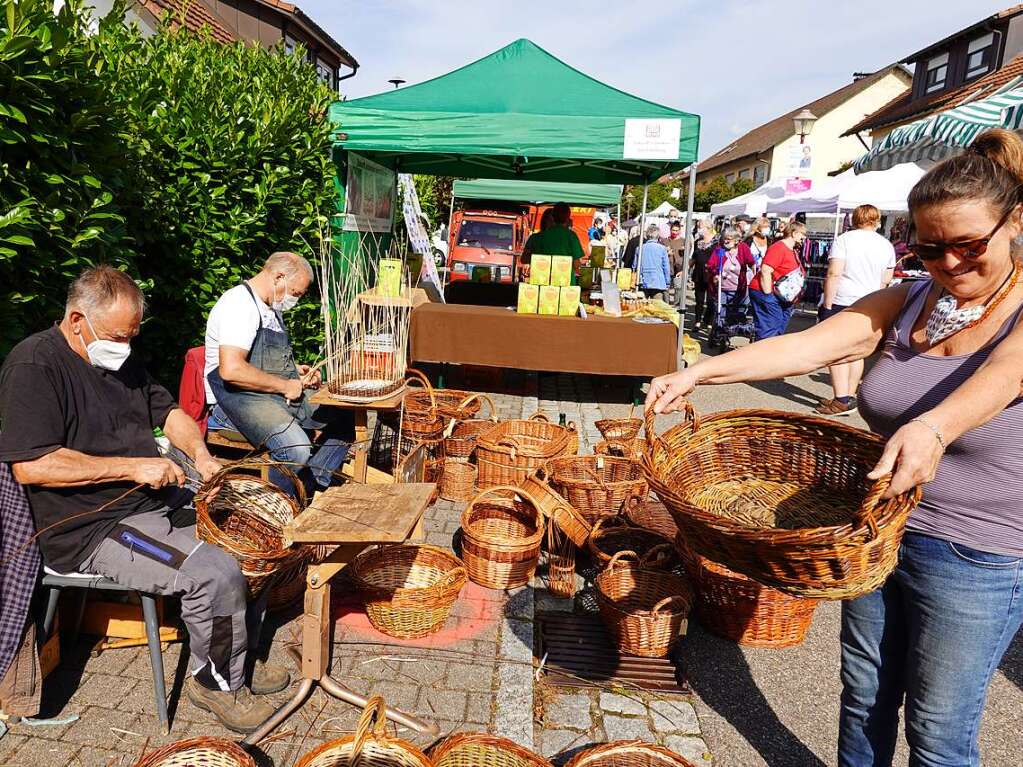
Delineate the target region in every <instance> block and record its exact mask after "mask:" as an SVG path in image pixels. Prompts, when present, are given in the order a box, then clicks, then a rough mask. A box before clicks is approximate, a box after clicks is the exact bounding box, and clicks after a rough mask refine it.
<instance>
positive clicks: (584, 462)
mask: <svg viewBox="0 0 1023 767" xmlns="http://www.w3.org/2000/svg"><path fill="white" fill-rule="evenodd" d="M547 474H548V475H549V476H550V478H551V483H552V484H553V485H554V489H555V490H557V491H558V492H559V493H561V495H563V496H564V497H565V499H566V500H567V501H568V502H569V503H570V504H572V506H573V507H575V508H576V509H577V510H578V511H579V513H581V514H582V515H583V516H584V517H586V520H587V521H588V522H589V523H590V524H591V525H592V524H594V523H595V522H596V521H597V520H598V519H600V518H602V517H608V516H614V515H616V514H618V513H620V512H621V511H622V508H623V507H624V506H625V504H626V503H627V502H628V501H629V500H631V499H632V498H645V497H646V495H647V492H648V487H647V481H646V478H645V477H644V476H643V467H642V466H641V465H640V464H639V463H637V462H636V461H631V460H629V459H628V458H616V457H614V456H604V455H579V456H572V457H569V458H558V459H555V460H553V461H550V462H549V463H548V464H547Z"/></svg>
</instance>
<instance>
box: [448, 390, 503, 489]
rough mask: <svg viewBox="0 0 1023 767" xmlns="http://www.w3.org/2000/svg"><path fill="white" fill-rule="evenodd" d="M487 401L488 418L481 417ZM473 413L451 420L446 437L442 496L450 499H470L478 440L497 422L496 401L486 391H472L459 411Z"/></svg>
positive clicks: (473, 483) (474, 474) (474, 481)
mask: <svg viewBox="0 0 1023 767" xmlns="http://www.w3.org/2000/svg"><path fill="white" fill-rule="evenodd" d="M480 404H486V405H487V407H488V408H489V411H490V416H489V417H488V418H481V417H479V416H480V412H479V409H480V408H479V405H480ZM472 405H475V406H476V410H475V412H472V413H471V417H466V418H461V417H458V418H454V419H451V420H449V422H448V425H447V427H446V429H445V432H444V433H445V437H444V456H445V457H444V470H443V472H442V473H441V476H440V496H441V498H444V499H445V500H448V501H468V500H469V499H470V498H472V496H473V495H474V494H475V490H476V475H477V470H476V465H475V459H476V440H477V439H478V438H479V435H480V434H482V433H483V432H485V431H486V430H487V429H490V428H492V427H493V426H494V425H495V424H496V423H497V416H496V412H497V411H496V410H495V408H494V402H493V400H491V399H490V397H488V396H487V395H485V394H470V395H469V396H467V397H466V398H465V399H463V400H462V402H461V403H459V405H458V409H457V413H458V414H459V415H463V414H468V413H470V412H471V408H470V406H472Z"/></svg>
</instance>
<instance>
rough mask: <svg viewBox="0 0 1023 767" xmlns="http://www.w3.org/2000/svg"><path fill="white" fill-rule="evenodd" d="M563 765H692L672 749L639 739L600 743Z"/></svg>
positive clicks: (608, 766) (584, 766)
mask: <svg viewBox="0 0 1023 767" xmlns="http://www.w3.org/2000/svg"><path fill="white" fill-rule="evenodd" d="M565 767H694V765H693V763H692V762H690V761H689V760H687V759H684V758H682V757H681V756H679V755H678V754H676V753H675V752H674V751H670V750H668V749H667V748H664V746H655V745H654V744H653V743H644V742H643V741H641V740H615V741H612V742H610V743H601V744H600V745H599V746H592V747H591V748H587V749H586V750H585V751H580V752H579V753H578V754H576V755H575V756H573V757H572V759H571V760H570V761H569V762H568V764H566V765H565Z"/></svg>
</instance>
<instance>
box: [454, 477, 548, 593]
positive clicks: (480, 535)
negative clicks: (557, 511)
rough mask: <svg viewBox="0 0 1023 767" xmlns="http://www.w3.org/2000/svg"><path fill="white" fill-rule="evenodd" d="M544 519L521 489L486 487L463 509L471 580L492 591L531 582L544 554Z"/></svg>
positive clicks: (465, 553)
mask: <svg viewBox="0 0 1023 767" xmlns="http://www.w3.org/2000/svg"><path fill="white" fill-rule="evenodd" d="M543 532H544V523H543V518H542V517H541V516H540V512H539V509H538V506H537V503H536V501H534V500H533V498H532V497H531V496H530V495H529V493H527V492H526V491H525V490H523V489H522V488H519V487H511V486H503V485H502V486H498V487H493V488H490V489H487V490H483V491H482V492H480V494H479V495H477V496H476V497H475V498H473V500H472V501H470V502H469V505H468V506H466V508H465V511H464V512H462V559H463V560H464V562H465V569H466V571H467V572H468V575H469V580H471V581H472V582H473V583H478V584H479V585H480V586H485V587H486V588H488V589H513V588H517V587H518V586H524V585H525V584H527V583H529V579H530V578H532V577H533V573H534V572H535V571H536V565H537V561H538V560H539V558H540V541H541V539H542V538H543Z"/></svg>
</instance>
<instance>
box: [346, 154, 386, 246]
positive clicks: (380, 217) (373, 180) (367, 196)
mask: <svg viewBox="0 0 1023 767" xmlns="http://www.w3.org/2000/svg"><path fill="white" fill-rule="evenodd" d="M394 179H395V176H394V171H391V170H389V169H387V168H385V167H384V166H383V165H378V164H377V163H375V162H373V161H372V160H367V159H366V158H365V157H363V156H361V155H359V154H358V153H356V152H349V153H348V185H347V188H346V190H345V224H344V228H345V231H347V232H378V233H379V232H390V231H391V226H392V223H393V221H394V196H395V195H394V188H395V187H394Z"/></svg>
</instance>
